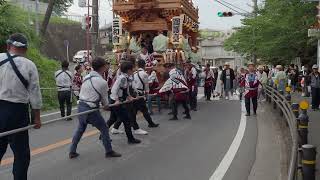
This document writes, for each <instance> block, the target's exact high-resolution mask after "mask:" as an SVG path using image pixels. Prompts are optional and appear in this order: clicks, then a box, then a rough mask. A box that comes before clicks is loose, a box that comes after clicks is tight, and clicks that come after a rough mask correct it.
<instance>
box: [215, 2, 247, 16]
mask: <svg viewBox="0 0 320 180" xmlns="http://www.w3.org/2000/svg"><path fill="white" fill-rule="evenodd" d="M215 1H216V2H217V3H219V4H221V5H222V6H224V7H227V8H229V9H231V10H233V11H234V12H237V13H239V14H242V13H241V12H239V11H238V10H235V9H234V8H232V7H230V6H228V5H226V4H224V3H222V2H221V1H219V0H215Z"/></svg>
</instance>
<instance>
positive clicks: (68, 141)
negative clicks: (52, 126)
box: [0, 112, 142, 166]
mask: <svg viewBox="0 0 320 180" xmlns="http://www.w3.org/2000/svg"><path fill="white" fill-rule="evenodd" d="M141 117H142V113H140V112H139V113H138V115H137V118H141ZM98 133H99V131H98V130H91V131H88V132H85V133H84V134H83V136H82V139H84V138H87V137H91V136H94V135H97V134H98ZM71 142H72V138H68V139H65V140H62V141H59V142H56V143H54V144H50V145H47V146H44V147H40V148H36V149H34V150H32V151H31V157H32V156H35V155H38V154H42V153H45V152H48V151H51V150H54V149H57V148H60V147H62V146H65V145H68V144H71ZM13 162H14V158H13V157H9V158H7V159H4V160H2V161H1V162H0V166H6V165H10V164H12V163H13Z"/></svg>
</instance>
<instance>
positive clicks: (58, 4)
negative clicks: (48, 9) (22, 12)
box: [0, 0, 73, 16]
mask: <svg viewBox="0 0 320 180" xmlns="http://www.w3.org/2000/svg"><path fill="white" fill-rule="evenodd" d="M0 1H1V0H0ZM40 1H41V2H45V3H49V1H50V0H40ZM72 4H73V0H55V4H54V6H53V12H54V13H55V14H57V15H58V16H61V15H63V14H64V13H65V12H66V11H67V10H68V8H69V7H70V6H71V5H72Z"/></svg>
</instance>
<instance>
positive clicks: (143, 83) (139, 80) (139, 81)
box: [132, 60, 159, 134]
mask: <svg viewBox="0 0 320 180" xmlns="http://www.w3.org/2000/svg"><path fill="white" fill-rule="evenodd" d="M145 66H146V63H145V61H144V60H139V61H138V68H139V69H138V71H136V72H135V73H134V75H133V83H132V87H133V89H134V90H135V91H136V92H137V94H138V96H148V95H149V78H148V77H149V75H148V74H147V73H146V72H145V70H144V69H145ZM133 104H134V108H135V111H134V112H135V116H134V119H135V121H134V122H136V115H137V113H138V111H140V112H142V114H143V117H144V118H145V120H146V121H147V122H148V124H149V125H148V127H150V128H155V127H158V126H159V124H155V123H154V122H153V121H152V118H151V116H150V114H149V112H148V108H147V105H146V101H145V99H139V100H137V101H135V102H134V103H133ZM135 124H136V123H135ZM136 125H138V124H136ZM138 127H139V126H138ZM138 127H133V128H134V129H136V131H138V130H139V129H140V128H138ZM137 128H138V129H137ZM141 133H142V132H141ZM136 134H138V132H137V133H136ZM142 134H143V133H142Z"/></svg>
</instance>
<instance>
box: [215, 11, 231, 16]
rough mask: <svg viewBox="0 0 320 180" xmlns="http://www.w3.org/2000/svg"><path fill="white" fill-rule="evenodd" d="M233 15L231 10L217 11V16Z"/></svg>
mask: <svg viewBox="0 0 320 180" xmlns="http://www.w3.org/2000/svg"><path fill="white" fill-rule="evenodd" d="M231 16H233V13H232V12H218V17H231Z"/></svg>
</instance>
